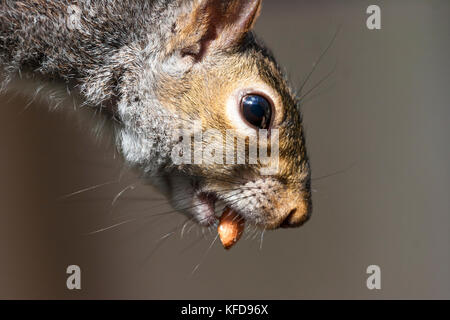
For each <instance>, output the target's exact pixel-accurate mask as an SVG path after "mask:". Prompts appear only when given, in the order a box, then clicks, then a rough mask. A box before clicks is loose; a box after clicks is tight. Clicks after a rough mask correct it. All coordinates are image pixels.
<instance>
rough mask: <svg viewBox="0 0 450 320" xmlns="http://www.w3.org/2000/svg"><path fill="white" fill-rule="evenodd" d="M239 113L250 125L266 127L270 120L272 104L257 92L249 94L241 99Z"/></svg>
mask: <svg viewBox="0 0 450 320" xmlns="http://www.w3.org/2000/svg"><path fill="white" fill-rule="evenodd" d="M240 112H241V115H242V117H243V118H244V120H245V121H246V122H247V124H249V125H250V126H252V127H255V128H258V129H268V128H269V127H270V124H271V122H272V104H271V103H270V102H269V100H268V99H267V98H265V97H263V96H261V95H258V94H249V95H246V96H244V97H243V98H242V100H241V110H240Z"/></svg>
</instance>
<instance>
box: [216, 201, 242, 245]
mask: <svg viewBox="0 0 450 320" xmlns="http://www.w3.org/2000/svg"><path fill="white" fill-rule="evenodd" d="M244 226H245V220H244V218H242V217H241V216H239V214H237V212H235V211H233V210H232V209H230V208H226V209H225V210H224V212H223V213H222V216H221V217H220V222H219V227H218V229H217V232H218V233H219V237H220V241H221V242H222V244H223V246H224V248H225V249H230V248H231V247H232V246H233V245H234V244H235V243H236V242H237V241H238V240H239V238H240V237H241V235H242V233H243V232H244Z"/></svg>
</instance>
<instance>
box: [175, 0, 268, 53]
mask: <svg viewBox="0 0 450 320" xmlns="http://www.w3.org/2000/svg"><path fill="white" fill-rule="evenodd" d="M261 2H262V0H197V1H195V4H194V7H193V8H191V9H192V10H190V12H189V13H187V14H183V15H181V16H180V18H179V19H178V24H179V28H177V29H178V30H176V31H178V32H177V34H176V36H175V38H176V40H175V41H173V42H172V43H171V45H170V47H171V48H172V49H176V48H177V47H178V49H180V50H181V52H182V55H183V56H185V55H190V56H193V57H194V58H195V59H196V60H197V61H198V60H201V59H202V58H203V56H204V55H205V54H206V53H207V52H208V51H209V50H210V49H219V50H220V49H227V48H230V47H232V46H234V45H236V44H238V43H239V41H240V40H242V38H243V37H244V36H245V34H246V33H247V32H248V31H250V30H251V29H252V28H253V25H254V23H255V21H256V18H257V17H258V15H259V12H260V8H261Z"/></svg>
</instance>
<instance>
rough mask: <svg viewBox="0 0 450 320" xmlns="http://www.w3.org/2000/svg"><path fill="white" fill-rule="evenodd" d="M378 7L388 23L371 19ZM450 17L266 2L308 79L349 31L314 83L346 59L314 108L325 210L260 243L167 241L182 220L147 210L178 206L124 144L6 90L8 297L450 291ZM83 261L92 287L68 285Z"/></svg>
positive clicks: (2, 257) (310, 137)
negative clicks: (374, 280)
mask: <svg viewBox="0 0 450 320" xmlns="http://www.w3.org/2000/svg"><path fill="white" fill-rule="evenodd" d="M370 4H378V5H379V6H380V7H381V10H382V29H381V30H379V31H369V30H368V29H367V28H366V18H367V14H366V8H367V7H368V5H370ZM449 13H450V3H449V2H448V1H446V0H443V1H425V0H423V1H412V0H410V1H361V0H358V1H356V0H355V1H349V0H346V1H334V0H329V1H325V0H315V1H312V0H310V1H287V0H284V1H268V0H266V1H265V6H264V8H263V12H262V16H261V18H260V20H259V22H258V24H257V31H258V33H259V35H260V36H261V37H262V38H263V39H265V41H266V42H267V44H268V45H269V46H270V47H271V48H272V49H273V51H274V53H275V54H276V56H277V57H278V60H279V61H280V63H281V64H282V65H283V66H284V67H285V68H286V71H287V72H288V73H289V75H290V77H291V79H292V82H293V83H294V84H296V85H297V86H299V85H300V83H301V82H302V80H303V79H304V78H305V76H306V74H307V73H308V72H309V71H310V70H311V67H312V64H313V62H314V61H315V60H316V59H317V58H318V56H319V55H320V53H321V52H322V51H323V49H324V48H325V47H326V46H327V45H328V44H329V42H330V40H331V38H332V37H333V34H334V32H335V31H336V29H337V28H338V27H339V26H341V32H340V34H339V36H338V39H337V40H336V42H335V44H334V45H333V47H332V48H331V49H330V51H329V52H328V53H327V55H326V56H325V57H324V59H323V61H322V62H321V63H320V65H319V66H318V68H317V70H316V71H315V73H314V74H313V76H312V78H311V80H310V81H309V82H308V84H307V85H306V88H312V87H313V86H314V84H315V83H317V81H320V80H321V79H322V78H323V77H324V76H326V75H327V74H328V73H329V72H330V71H331V70H332V69H333V68H334V66H335V65H336V66H337V67H336V70H335V72H334V73H333V74H332V76H331V77H330V78H329V79H328V80H327V81H325V82H324V83H323V84H322V85H321V86H320V87H319V88H317V90H315V91H314V92H312V93H311V94H310V95H309V96H308V97H307V98H306V102H305V105H304V106H303V113H304V122H305V126H306V130H307V143H308V147H309V154H310V157H311V163H312V168H313V177H315V178H316V179H315V180H314V183H313V188H314V189H315V190H316V192H315V193H314V200H313V201H314V213H313V218H312V220H311V221H310V222H309V223H308V224H306V225H305V226H304V227H303V228H301V229H294V230H281V231H275V232H267V233H266V234H265V236H264V242H263V245H262V250H260V238H257V239H254V240H252V239H248V240H246V241H242V242H240V243H239V244H238V245H237V246H236V247H235V248H233V250H231V251H230V252H226V251H225V250H223V249H222V248H221V246H220V244H219V243H215V244H214V246H213V247H212V248H211V250H210V251H209V252H208V247H209V245H210V243H211V241H212V240H213V238H214V236H213V235H210V234H205V235H204V236H205V238H203V236H202V233H201V231H199V230H198V229H197V228H195V227H194V228H192V230H191V231H190V232H189V233H188V234H187V235H185V236H184V237H183V239H181V236H180V229H179V228H178V229H176V230H177V232H176V233H175V234H173V235H171V236H168V237H166V238H165V235H167V234H168V233H170V232H171V231H172V230H173V229H174V228H176V227H177V226H179V225H180V223H182V222H183V221H184V219H183V217H181V216H179V215H173V214H172V215H164V216H161V217H159V218H153V219H149V218H145V217H148V215H151V214H157V213H162V212H167V211H169V210H170V208H169V207H168V206H167V205H166V204H165V201H164V199H162V198H161V197H160V196H159V195H158V194H157V193H156V192H154V191H152V190H151V189H150V188H149V187H147V186H142V185H141V183H140V182H139V181H138V180H137V179H136V177H135V176H134V174H133V173H130V172H127V171H123V170H122V163H121V162H120V160H119V159H118V157H117V156H115V155H114V149H113V148H112V147H111V146H110V144H108V143H106V142H105V141H104V140H103V142H96V139H94V138H93V136H92V135H91V134H90V133H89V132H88V131H87V130H85V128H83V126H82V125H80V124H79V123H78V122H77V121H76V120H74V119H73V117H71V116H68V115H67V114H65V113H64V112H47V110H46V106H45V105H43V104H39V103H33V104H31V105H29V106H28V108H26V109H25V106H26V105H27V104H28V102H29V101H30V98H27V97H20V96H14V95H11V94H8V95H2V96H0V107H1V110H2V113H1V115H2V116H1V117H0V150H1V151H0V152H1V157H0V177H1V180H0V219H1V222H0V298H8V299H9V298H63V299H78V298H99V299H103V298H125V299H131V298H137V299H140V298H150V299H180V298H188V299H191V298H192V299H197V298H205V299H232V298H233V299H241V298H246V299H309V298H323V299H328V298H341V299H380V298H394V299H397V298H425V299H428V298H447V299H448V298H450V250H449V244H450V197H449V195H450V165H449V164H450V148H449V142H448V141H449V137H450V127H449V120H450V107H449V102H448V101H449V99H450V91H449V76H450V62H449V61H448V58H449V57H450V23H449V19H448V14H449ZM336 172H339V173H338V174H335V175H331V176H329V177H326V178H321V177H323V176H327V175H329V174H333V173H336ZM119 177H121V181H120V182H116V183H111V184H108V185H105V186H103V187H100V188H97V189H94V190H91V191H88V192H84V193H80V194H77V195H74V196H73V197H70V198H65V199H61V197H62V196H64V195H67V194H69V193H71V192H74V191H77V190H81V189H84V188H86V187H90V186H94V185H98V184H102V183H105V182H108V181H117V180H118V179H119ZM133 183H135V188H134V189H132V187H129V188H126V187H128V186H130V185H132V184H133ZM124 188H125V191H124V192H123V193H122V194H121V197H120V198H119V199H118V200H117V201H113V199H114V198H115V197H116V195H118V193H119V192H121V191H122V190H124ZM130 218H136V219H137V220H136V221H130V222H129V223H126V224H123V225H120V226H118V227H116V228H112V229H108V230H105V231H103V232H98V233H95V234H90V235H89V234H88V233H90V232H92V231H95V230H99V229H102V228H105V227H108V226H112V225H114V224H117V223H119V222H121V221H126V220H127V219H130ZM189 227H190V226H189ZM187 229H189V228H187ZM159 239H163V240H161V241H159ZM198 239H199V240H198ZM71 264H76V265H79V266H80V267H81V270H82V290H81V291H69V290H67V289H66V277H67V275H66V273H65V270H66V267H67V266H68V265H71ZM198 264H200V266H199V267H198V269H197V270H196V271H195V272H194V273H192V271H193V270H194V269H195V268H196V266H197V265H198ZM371 264H375V265H379V266H380V267H381V272H382V289H381V290H378V291H377V290H374V291H370V290H368V289H367V288H366V278H367V275H366V268H367V266H369V265H371Z"/></svg>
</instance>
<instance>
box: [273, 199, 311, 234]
mask: <svg viewBox="0 0 450 320" xmlns="http://www.w3.org/2000/svg"><path fill="white" fill-rule="evenodd" d="M310 216H311V201H308V200H303V201H302V202H300V203H299V204H298V206H297V207H295V208H292V209H291V210H290V211H289V212H288V214H287V216H286V217H285V218H284V220H283V221H282V222H281V224H280V227H281V228H295V227H300V226H301V225H303V224H304V223H305V222H306V221H308V219H309V218H310Z"/></svg>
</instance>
